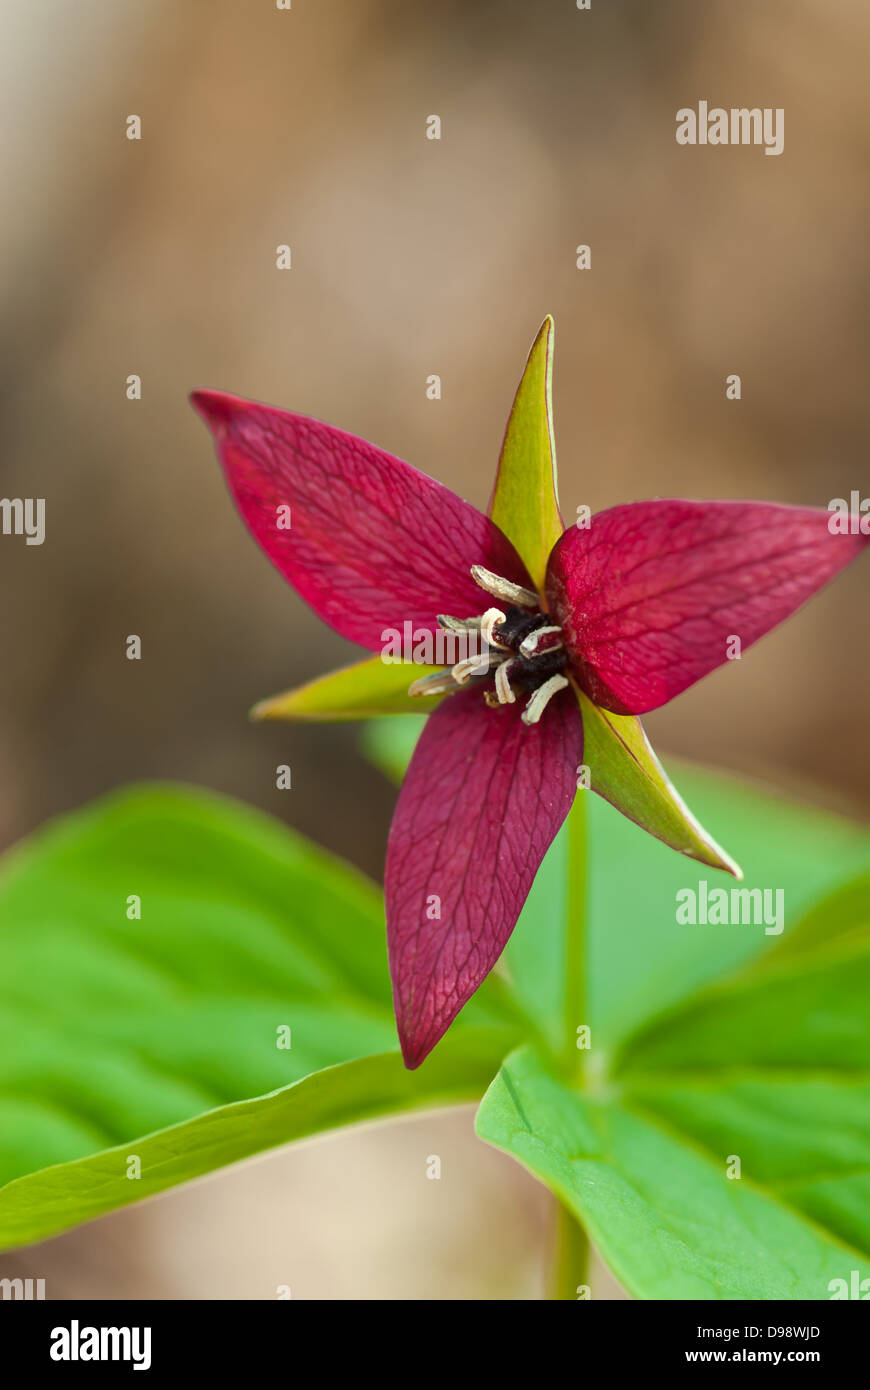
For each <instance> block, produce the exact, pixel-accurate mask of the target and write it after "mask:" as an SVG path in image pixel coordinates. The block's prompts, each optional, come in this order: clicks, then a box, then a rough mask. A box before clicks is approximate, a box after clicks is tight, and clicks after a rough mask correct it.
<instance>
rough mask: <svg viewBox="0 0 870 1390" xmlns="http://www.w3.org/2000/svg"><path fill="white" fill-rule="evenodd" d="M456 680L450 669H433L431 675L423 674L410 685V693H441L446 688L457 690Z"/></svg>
mask: <svg viewBox="0 0 870 1390" xmlns="http://www.w3.org/2000/svg"><path fill="white" fill-rule="evenodd" d="M455 689H456V682H455V680H454V679H453V676H452V674H451V672H450V671H433V672H432V674H431V675H429V676H421V677H420V679H419V680H416V681H414V683H413V685H409V686H408V694H409V695H440V694H442V692H443V691H445V690H455Z"/></svg>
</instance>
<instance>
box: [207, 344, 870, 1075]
mask: <svg viewBox="0 0 870 1390" xmlns="http://www.w3.org/2000/svg"><path fill="white" fill-rule="evenodd" d="M548 322H550V323H551V321H548ZM546 326H547V325H546V324H545V328H546ZM543 332H544V330H542V334H543ZM538 341H539V342H540V341H541V336H540V335H539V340H538ZM536 347H537V344H536ZM534 351H535V349H533V353H534ZM532 361H533V359H532V357H530V359H529V363H530V366H529V368H527V373H528V372H529V371H530V369H531V365H532ZM524 380H525V378H524ZM521 389H522V383H521ZM544 394H545V396H546V403H547V404H546V408H547V411H548V410H549V395H548V391H546V392H545V393H544ZM192 400H193V403H194V405H195V406H196V408H197V410H198V411H199V412H200V414H201V415H202V416H203V417H204V418H205V420H206V422H207V423H208V425H209V427H210V428H211V430H212V433H213V435H214V437H215V441H216V444H217V450H218V455H219V458H220V460H221V463H222V465H223V468H224V471H225V474H226V477H227V481H228V483H229V487H230V491H231V492H232V494H233V496H234V498H235V501H236V505H237V507H238V509H239V511H240V513H241V515H242V518H243V520H244V521H245V524H246V525H247V527H248V529H249V530H250V531H251V533H252V535H253V536H254V538H255V539H256V540H257V541H258V543H259V544H260V546H261V547H262V549H263V550H264V551H265V553H266V555H267V556H268V557H269V559H270V560H271V561H272V563H273V564H274V565H275V566H276V567H277V568H278V570H279V571H280V572H281V574H283V575H284V577H285V578H286V579H287V580H288V581H289V582H290V584H291V585H292V586H293V587H294V588H295V589H296V591H297V592H298V593H299V594H300V595H301V597H302V598H304V599H305V600H306V602H307V603H308V604H309V605H310V606H311V607H312V608H313V609H314V611H315V612H316V613H318V614H319V615H320V617H321V618H323V619H324V620H325V621H326V622H327V623H329V624H330V625H331V626H332V627H333V628H334V629H335V630H336V631H337V632H339V633H340V634H341V635H342V636H343V637H346V638H348V639H349V640H350V641H352V642H356V643H359V644H360V645H361V646H363V647H367V648H368V649H369V650H370V651H372V652H381V651H382V650H383V646H384V641H385V635H386V633H387V632H389V631H391V630H392V631H401V630H402V629H403V628H404V626H405V624H408V623H410V625H411V629H412V630H413V632H414V634H415V639H416V638H417V637H418V636H420V635H422V636H424V637H429V638H431V639H432V641H433V642H435V641H436V639H439V638H440V640H441V641H442V642H443V641H445V640H446V639H449V640H450V642H452V643H454V644H458V645H454V650H453V653H452V655H451V658H450V664H448V665H446V666H445V667H444V669H442V670H439V671H435V672H432V671H430V672H428V673H427V674H426V675H424V676H422V677H420V678H418V679H417V680H416V681H413V682H409V684H410V689H411V693H412V694H414V695H418V696H419V697H420V700H421V702H424V703H425V700H426V698H427V697H434V698H435V699H436V700H437V701H439V703H438V704H437V707H436V708H435V709H434V712H433V713H432V715H431V717H430V718H429V720H428V722H427V724H426V727H425V729H424V732H423V734H422V736H421V738H420V740H419V742H418V744H417V748H416V750H415V753H414V756H413V758H412V761H411V764H410V766H409V768H408V772H407V775H406V777H405V780H404V783H403V785H402V789H401V792H400V794H399V798H398V802H397V805H396V810H395V815H394V817H393V822H392V826H391V829H390V835H389V842H388V848H387V859H386V871H385V897H386V913H387V938H388V946H389V957H390V972H391V976H392V981H393V993H394V1000H395V1008H396V1020H397V1025H398V1031H399V1038H400V1041H401V1045H402V1053H403V1056H404V1059H405V1064H406V1065H407V1066H408V1067H412V1068H413V1067H416V1066H418V1065H419V1064H420V1062H422V1061H423V1059H424V1058H425V1057H426V1056H427V1054H428V1053H429V1052H430V1051H431V1049H432V1048H433V1047H434V1046H435V1044H436V1043H437V1042H438V1041H439V1039H440V1038H441V1037H442V1035H443V1034H444V1032H445V1031H446V1029H447V1028H448V1027H449V1025H450V1023H451V1022H452V1020H453V1019H454V1018H455V1016H456V1015H457V1013H458V1012H459V1010H460V1009H461V1008H462V1006H463V1004H465V1003H466V1001H467V1000H468V999H469V998H470V997H471V995H472V994H473V993H474V991H475V990H476V989H477V988H478V986H479V985H480V984H481V983H482V981H483V980H484V978H485V977H486V975H487V974H488V973H489V971H490V970H491V969H492V967H493V966H494V965H495V963H496V961H497V960H498V957H499V956H500V954H501V952H502V950H503V949H504V946H505V944H506V943H507V940H508V938H509V936H510V934H511V932H512V931H513V929H514V926H515V924H516V921H517V918H518V916H519V913H520V910H521V908H522V906H523V903H524V901H525V899H526V897H527V895H528V892H529V889H530V888H531V885H532V881H533V879H534V877H535V874H536V872H537V870H538V867H539V865H540V863H541V861H542V859H543V857H544V855H545V853H546V851H547V849H548V848H549V846H550V844H551V843H552V841H553V838H554V837H555V835H556V833H557V831H558V830H559V827H560V826H561V824H562V822H563V821H564V819H565V817H566V815H567V814H568V811H569V809H570V807H571V804H572V801H573V798H574V795H575V790H576V787H577V773H578V769H579V768H580V767H581V765H582V763H583V745H584V716H583V713H582V712H581V708H582V709H583V710H585V711H586V715H587V718H589V717H591V716H593V715H594V716H595V717H596V719H597V718H598V713H596V711H597V712H599V713H600V712H610V713H609V714H608V715H606V716H605V722H604V723H603V725H602V726H603V727H606V728H607V729H608V730H610V729H611V728H613V727H618V726H619V717H620V716H635V715H638V714H643V713H645V712H647V711H649V710H653V709H656V708H658V707H659V706H660V705H663V704H665V703H666V702H667V701H669V700H671V699H673V698H674V696H676V695H679V694H680V692H681V691H683V690H685V689H686V688H687V687H688V686H690V685H693V684H694V683H695V682H696V681H698V680H700V679H701V677H702V676H705V675H707V674H708V673H709V672H711V671H713V670H714V669H715V668H716V667H718V666H720V665H722V664H723V663H724V662H725V661H726V660H728V658H729V655H733V654H734V652H733V643H734V641H735V640H736V641H737V642H738V644H739V647H738V649H742V650H744V651H745V649H746V648H747V647H749V646H750V645H751V643H753V642H755V641H756V640H757V639H758V638H759V637H761V636H763V635H764V633H766V632H768V631H769V630H770V629H771V628H773V627H775V626H776V625H777V624H778V623H780V622H782V621H783V619H785V618H787V617H788V616H789V615H790V614H791V613H793V612H794V611H795V609H797V608H798V607H800V605H801V604H802V603H804V602H805V601H806V600H807V599H808V598H810V597H811V595H812V594H814V593H815V592H816V591H817V590H818V589H820V588H821V587H822V585H824V584H826V583H827V582H828V580H830V579H832V578H833V576H834V575H836V574H837V573H838V571H839V570H841V569H842V568H843V567H844V566H845V565H847V564H848V563H849V561H850V560H851V559H853V557H854V556H855V555H856V554H857V553H858V551H859V550H860V549H861V548H862V547H863V545H864V544H866V542H867V539H868V537H867V536H864V535H861V534H860V530H858V533H857V534H841V533H839V532H837V531H835V530H833V529H832V528H831V527H830V526H829V520H830V517H829V513H828V512H827V511H824V510H820V509H815V508H806V507H791V506H777V505H774V504H771V503H765V502H696V501H671V500H657V501H650V502H634V503H628V504H627V505H622V506H616V507H613V508H611V509H610V510H608V511H604V512H601V513H599V514H598V515H596V516H595V517H593V518H591V520H590V521H589V523H588V525H586V526H582V525H579V524H578V525H575V526H571V527H569V528H568V529H567V530H564V531H563V532H562V534H561V535H560V536H559V538H558V539H557V540H556V543H555V545H553V546H552V549H551V550H550V553H549V558H548V560H547V563H546V566H543V564H542V565H541V566H540V567H538V568H539V569H540V577H539V578H538V582H536V580H535V578H533V577H532V575H531V574H530V572H529V569H528V568H527V565H526V563H525V562H524V559H522V558H521V557H520V554H519V553H518V551H517V549H516V548H515V547H514V545H513V544H512V542H511V540H509V539H508V537H507V535H505V534H504V532H503V531H502V530H501V529H500V528H499V526H497V525H496V524H495V522H494V521H493V520H492V519H491V518H490V517H488V516H485V515H483V513H481V512H480V511H478V510H477V509H476V508H474V507H472V506H471V505H469V503H467V502H465V501H463V500H462V499H461V498H460V497H458V496H456V495H455V494H454V493H452V492H451V491H449V490H448V489H447V488H445V487H443V486H442V485H441V484H440V483H438V482H436V481H435V480H434V479H432V478H430V477H427V476H426V475H425V474H423V473H420V472H418V471H417V470H416V469H414V468H412V467H410V466H409V465H408V464H406V463H403V462H402V461H401V460H399V459H397V458H394V457H392V456H391V455H389V454H387V453H385V452H384V451H383V450H382V449H379V448H377V447H376V446H375V445H373V444H369V443H367V442H366V441H365V440H362V439H358V438H355V437H354V436H353V435H350V434H346V433H345V432H344V431H342V430H338V429H335V428H333V427H332V426H330V425H325V424H321V423H320V422H318V421H316V420H311V419H307V418H306V417H304V416H301V415H295V414H291V413H290V412H288V411H284V410H278V409H274V408H273V407H271V406H266V405H260V404H257V403H256V402H253V401H248V400H243V399H241V398H239V397H237V396H231V395H226V394H224V393H222V392H217V391H197V392H196V393H194V395H193V397H192ZM517 400H518V402H519V400H520V395H519V393H518V397H517ZM515 409H516V406H515ZM515 481H516V480H515V479H514V480H513V485H514V486H515ZM533 503H534V499H533V497H532V496H531V490H530V496H529V509H530V511H531V510H532V509H533ZM520 506H522V503H520ZM554 506H555V504H554ZM555 515H556V516H557V517H558V511H557V510H556V511H555ZM548 548H549V546H547V547H545V549H544V550H543V552H541V553H542V556H543V557H546V554H547V549H548ZM463 644H464V645H463ZM424 645H425V644H424ZM457 652H459V653H460V655H459V656H458V657H457V659H455V660H454V659H453V657H454V656H456V654H457ZM589 701H591V702H592V705H590V704H589V703H588V702H589ZM599 722H602V721H599ZM619 746H620V749H621V748H622V745H621V744H620V745H619ZM650 756H651V755H650ZM657 766H658V765H657V764H656V767H657ZM604 794H605V795H608V799H611V800H616V797H615V796H614V795H612V794H611V793H609V792H607V791H605V793H604ZM678 807H679V809H680V812H681V813H684V812H685V808H684V807H683V806H682V803H678ZM621 809H625V810H627V813H628V814H630V815H632V817H633V818H635V819H638V820H640V821H641V823H645V822H644V821H643V819H642V816H641V814H640V813H639V812H638V813H637V814H636V813H635V812H634V810H633V809H631V807H630V806H628V807H626V806H621ZM685 814H686V815H687V814H688V813H685ZM648 828H651V829H653V832H654V833H656V834H660V835H661V838H668V837H667V835H666V834H665V833H663V832H660V831H659V829H657V828H656V827H655V826H654V825H650V826H649V827H648ZM669 842H671V843H673V841H672V840H669ZM707 843H709V842H707ZM686 852H690V853H694V852H695V851H694V850H691V849H690V850H687V851H686ZM697 857H701V855H700V854H698V855H697ZM706 862H712V863H717V864H718V865H719V866H720V867H729V864H728V862H727V861H726V860H725V859H724V858H722V857H720V858H718V859H709V860H707V861H706Z"/></svg>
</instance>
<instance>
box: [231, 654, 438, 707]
mask: <svg viewBox="0 0 870 1390" xmlns="http://www.w3.org/2000/svg"><path fill="white" fill-rule="evenodd" d="M438 669H439V668H438V667H437V666H418V665H415V664H411V663H408V662H385V661H382V660H381V658H380V657H379V656H372V657H369V658H368V659H367V660H366V661H357V662H356V663H355V664H354V665H353V666H344V667H342V668H341V670H339V671H331V672H330V673H329V675H326V676H318V677H317V679H316V680H313V681H308V682H307V683H306V684H305V685H299V686H296V688H295V689H294V690H286V691H285V692H284V694H283V695H273V696H271V697H270V698H269V699H268V700H261V701H260V703H259V704H258V705H255V706H254V708H253V709H252V710H251V718H252V719H302V720H308V721H312V720H314V721H323V720H329V721H334V720H339V719H373V718H375V717H376V716H377V715H381V714H420V713H421V711H422V712H425V713H428V712H429V710H431V709H434V708H435V706H436V705H437V704H438V703H439V702H440V701H441V699H443V696H440V695H426V696H420V695H409V694H408V687H409V685H410V684H411V683H412V681H415V680H419V679H420V678H421V677H422V676H428V675H432V674H433V673H434V672H435V671H437V670H438Z"/></svg>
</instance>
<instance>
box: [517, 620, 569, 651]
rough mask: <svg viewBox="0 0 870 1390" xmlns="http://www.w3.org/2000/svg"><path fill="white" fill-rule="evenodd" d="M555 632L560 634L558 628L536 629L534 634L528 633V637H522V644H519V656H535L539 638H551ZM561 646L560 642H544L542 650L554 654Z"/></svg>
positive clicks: (560, 630)
mask: <svg viewBox="0 0 870 1390" xmlns="http://www.w3.org/2000/svg"><path fill="white" fill-rule="evenodd" d="M556 632H558V633H559V634H561V632H562V629H561V628H560V627H539V628H536V629H535V631H534V632H530V633H529V635H528V637H524V638H523V640H522V642H521V643H520V656H528V657H532V656H535V654H536V653H537V651H538V643H539V642H540V640H541V638H542V637H549V636H552V634H553V633H556ZM561 646H562V643H561V642H546V643H545V644H544V650H545V651H548V652H554V651H558V649H559V647H561Z"/></svg>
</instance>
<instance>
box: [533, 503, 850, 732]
mask: <svg viewBox="0 0 870 1390" xmlns="http://www.w3.org/2000/svg"><path fill="white" fill-rule="evenodd" d="M830 520H831V517H830V514H829V513H828V512H827V511H821V510H817V509H815V508H810V507H780V506H776V505H774V504H773V503H769V502H680V501H658V502H635V503H632V504H630V505H628V506H624V507H613V508H612V509H611V510H610V511H606V512H600V513H599V514H598V516H595V517H593V518H592V522H591V525H590V527H589V528H588V529H586V530H583V529H580V528H578V527H576V526H575V527H572V528H571V530H570V531H566V533H565V535H564V536H562V538H561V540H560V541H559V542H558V543H557V544H556V546H555V548H554V550H553V554H552V555H551V557H550V566H549V570H548V572H547V594H548V599H549V603H550V612H551V613H554V614H555V620H556V621H557V622H559V623H561V624H562V626H563V628H564V630H565V639H566V645H567V647H568V649H569V651H570V653H571V657H572V660H573V663H574V667H575V670H576V672H577V676H578V679H579V681H580V683H581V685H582V686H583V688H584V689H585V690H586V691H587V692H588V694H589V695H590V696H591V697H592V699H593V700H594V701H595V703H596V704H598V705H602V706H603V707H604V708H605V709H609V710H613V711H614V712H615V713H617V714H643V713H644V712H645V711H646V710H651V709H656V708H657V707H658V706H659V705H663V704H665V702H666V701H667V700H672V699H673V697H674V696H675V695H679V694H680V692H681V691H682V690H685V689H686V688H687V686H690V685H693V684H694V682H695V681H697V680H700V679H701V677H702V676H706V675H707V674H708V672H710V671H713V670H715V668H716V667H717V666H721V665H722V664H723V662H725V661H726V660H727V659H728V653H727V640H728V638H729V637H732V636H736V637H739V638H740V643H741V649H742V650H743V651H745V650H746V648H747V647H749V646H750V645H751V644H752V643H753V642H756V641H757V640H758V638H759V637H763V636H764V634H765V632H769V631H770V629H771V628H772V627H776V625H777V623H781V622H782V621H783V619H784V618H787V617H788V616H789V615H790V614H791V613H793V612H794V611H795V609H796V608H799V607H800V605H801V604H802V603H804V602H806V600H807V599H808V598H810V597H811V596H812V595H813V594H814V593H815V592H816V591H817V590H818V589H820V588H821V587H822V585H823V584H827V582H828V580H829V579H832V578H833V577H834V575H835V574H837V573H838V572H839V571H840V570H841V569H843V568H844V567H845V566H846V565H847V564H848V563H849V561H850V560H852V559H853V558H854V557H855V555H857V554H858V552H859V550H860V549H861V548H862V546H864V545H865V544H866V543H867V539H868V538H867V537H866V536H860V535H859V536H851V535H832V534H831V532H830V531H829V529H828V523H829V521H830Z"/></svg>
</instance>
